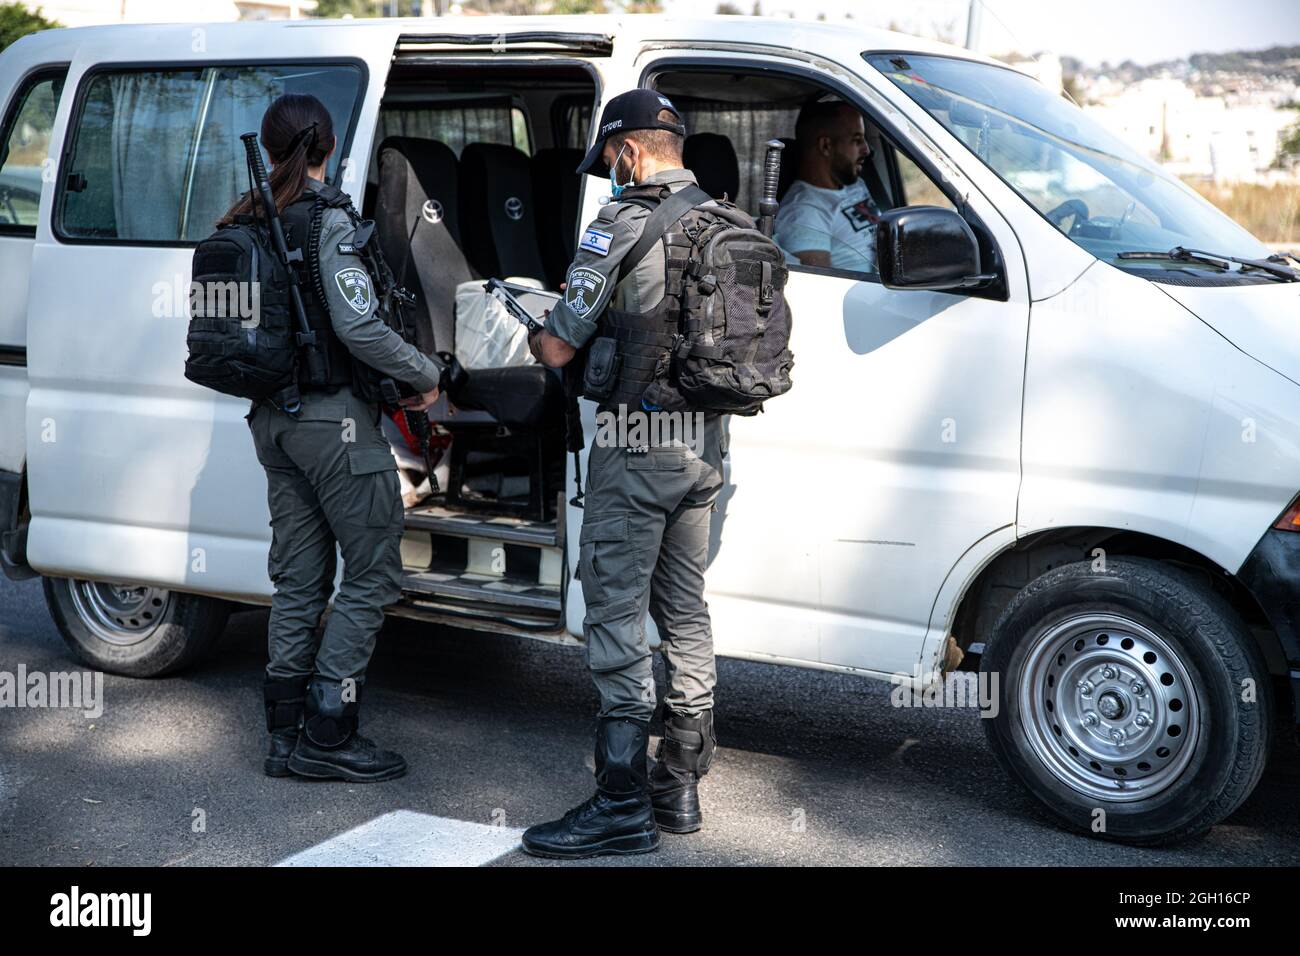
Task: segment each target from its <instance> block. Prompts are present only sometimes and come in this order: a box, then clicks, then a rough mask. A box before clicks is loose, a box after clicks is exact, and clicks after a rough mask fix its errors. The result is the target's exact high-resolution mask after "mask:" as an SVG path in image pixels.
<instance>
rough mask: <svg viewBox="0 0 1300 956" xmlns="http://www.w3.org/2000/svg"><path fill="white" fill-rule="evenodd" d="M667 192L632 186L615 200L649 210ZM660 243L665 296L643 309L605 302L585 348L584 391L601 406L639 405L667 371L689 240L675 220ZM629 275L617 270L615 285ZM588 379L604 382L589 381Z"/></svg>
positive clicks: (607, 408)
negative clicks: (649, 389)
mask: <svg viewBox="0 0 1300 956" xmlns="http://www.w3.org/2000/svg"><path fill="white" fill-rule="evenodd" d="M670 194H671V190H670V189H669V188H668V187H667V186H662V185H648V186H632V187H629V188H627V189H626V190H624V192H623V195H622V197H620V201H622V202H634V203H637V204H638V205H642V206H645V207H646V208H648V209H651V210H653V209H654V208H655V206H657V205H658V204H659V202H660V200H661V199H663V198H666V197H667V196H668V195H670ZM662 243H663V247H664V254H665V257H666V259H667V268H666V269H665V274H664V297H663V298H662V299H661V300H660V301H659V302H658V303H656V304H655V305H654V306H652V307H651V308H650V309H649V310H647V311H644V312H627V311H624V310H622V309H616V308H614V307H613V306H608V307H606V309H605V311H604V313H603V314H602V315H601V317H600V320H599V324H598V327H597V335H596V337H595V338H594V339H593V340H592V342H591V344H590V346H589V348H588V353H587V356H586V372H585V382H584V386H583V394H584V396H585V397H587V398H590V399H592V400H594V401H596V402H597V406H598V408H599V409H600V410H602V411H616V410H617V409H618V406H620V405H625V406H627V408H628V410H630V411H631V410H639V409H640V408H641V396H642V395H643V394H644V393H645V390H646V389H647V388H649V387H650V385H651V383H653V382H654V381H655V380H656V379H657V378H659V379H662V378H663V377H664V376H665V375H666V374H667V368H666V365H665V363H666V362H667V361H668V358H669V356H670V355H671V352H672V348H673V345H674V343H675V341H676V339H677V334H678V325H679V321H680V317H681V306H682V292H683V280H684V277H685V272H686V264H687V261H688V260H689V258H690V253H691V242H690V240H689V239H688V238H687V237H686V235H685V234H684V233H683V232H682V231H681V229H680V224H677V225H674V226H673V227H672V228H670V229H669V230H668V232H667V233H665V234H664V238H663V240H662ZM630 279H631V272H628V274H626V275H624V274H623V273H622V272H621V271H620V273H619V280H618V281H619V284H620V285H621V284H622V283H623V282H625V281H628V280H630ZM615 294H617V286H616V287H615ZM593 383H603V384H602V385H599V386H596V387H593Z"/></svg>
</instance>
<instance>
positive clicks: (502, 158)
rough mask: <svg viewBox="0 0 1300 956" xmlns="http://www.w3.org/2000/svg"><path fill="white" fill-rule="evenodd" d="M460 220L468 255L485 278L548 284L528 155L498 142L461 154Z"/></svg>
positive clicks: (476, 145)
mask: <svg viewBox="0 0 1300 956" xmlns="http://www.w3.org/2000/svg"><path fill="white" fill-rule="evenodd" d="M460 170H461V181H460V187H461V190H460V195H461V203H460V213H461V216H460V221H461V230H462V234H463V236H464V239H465V251H466V253H467V254H468V255H469V258H470V261H471V262H473V263H474V264H475V265H476V266H477V267H478V269H479V271H481V272H482V273H483V274H484V275H494V276H500V277H503V278H504V277H506V276H529V277H531V278H534V279H545V278H546V269H545V268H544V267H543V265H542V258H541V254H540V253H539V251H538V248H537V225H536V223H537V209H536V206H535V204H534V202H533V175H532V167H531V165H530V163H529V160H528V156H527V155H526V154H525V153H523V152H521V151H519V150H517V149H515V148H514V147H513V146H506V145H503V144H500V143H470V144H469V145H468V146H466V147H465V148H464V149H463V150H462V151H461V154H460Z"/></svg>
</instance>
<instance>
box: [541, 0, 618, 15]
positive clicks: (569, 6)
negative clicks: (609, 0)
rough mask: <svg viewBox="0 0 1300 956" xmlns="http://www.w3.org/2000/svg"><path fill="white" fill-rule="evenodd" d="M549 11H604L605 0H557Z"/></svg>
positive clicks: (557, 12) (558, 12) (560, 12)
mask: <svg viewBox="0 0 1300 956" xmlns="http://www.w3.org/2000/svg"><path fill="white" fill-rule="evenodd" d="M548 12H549V13H556V14H566V13H604V12H605V0H555V2H554V3H552V4H551V9H550V10H549V11H548Z"/></svg>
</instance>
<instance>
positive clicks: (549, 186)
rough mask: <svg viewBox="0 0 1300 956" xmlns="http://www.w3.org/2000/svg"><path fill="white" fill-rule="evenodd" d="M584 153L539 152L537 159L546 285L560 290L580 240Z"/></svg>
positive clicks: (539, 238) (536, 183) (535, 186)
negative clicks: (580, 171) (579, 167)
mask: <svg viewBox="0 0 1300 956" xmlns="http://www.w3.org/2000/svg"><path fill="white" fill-rule="evenodd" d="M582 155H583V153H582V150H580V149H561V148H558V147H557V148H551V149H539V150H538V151H537V152H536V153H535V154H534V155H533V197H534V198H535V199H536V200H537V241H538V243H539V244H540V246H541V251H542V265H543V266H545V267H546V282H547V283H548V284H549V285H550V286H551V288H553V289H558V288H559V287H560V283H561V282H563V281H564V279H565V277H566V275H567V274H568V270H569V263H571V262H572V261H573V254H574V252H575V251H576V249H577V239H578V197H579V195H580V193H581V191H582V175H581V174H580V173H578V172H577V171H576V170H577V168H578V164H579V163H580V162H582Z"/></svg>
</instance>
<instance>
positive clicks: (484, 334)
mask: <svg viewBox="0 0 1300 956" xmlns="http://www.w3.org/2000/svg"><path fill="white" fill-rule="evenodd" d="M509 281H510V282H513V283H516V284H518V285H526V286H530V287H533V288H537V289H540V288H542V285H541V283H540V282H537V281H536V280H535V279H521V278H513V279H510V280H509ZM456 358H457V359H458V360H459V361H460V364H461V365H463V366H465V368H467V369H476V368H507V367H510V366H514V365H535V364H537V360H536V359H534V358H533V356H532V354H531V353H530V352H529V351H528V330H527V329H525V328H524V327H523V326H522V325H520V324H519V323H518V322H517V321H515V319H514V317H513V316H511V315H510V313H509V312H507V311H506V307H505V306H503V305H502V304H501V303H500V302H498V301H497V300H496V299H494V298H492V296H490V295H488V294H487V293H486V292H484V291H483V280H482V279H475V280H474V281H472V282H462V283H461V284H460V285H458V286H456Z"/></svg>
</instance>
